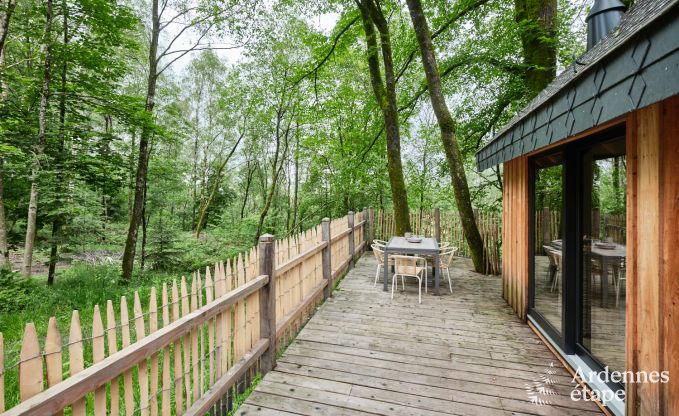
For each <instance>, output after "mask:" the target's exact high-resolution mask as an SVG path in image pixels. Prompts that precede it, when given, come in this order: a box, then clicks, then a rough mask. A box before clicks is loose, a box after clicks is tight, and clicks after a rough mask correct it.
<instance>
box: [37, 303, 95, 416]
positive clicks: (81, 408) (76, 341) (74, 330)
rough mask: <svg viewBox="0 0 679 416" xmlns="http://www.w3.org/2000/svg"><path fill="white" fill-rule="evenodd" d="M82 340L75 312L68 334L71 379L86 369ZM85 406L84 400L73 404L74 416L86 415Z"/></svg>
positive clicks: (77, 316)
mask: <svg viewBox="0 0 679 416" xmlns="http://www.w3.org/2000/svg"><path fill="white" fill-rule="evenodd" d="M82 339H83V333H82V330H81V328H80V313H78V311H73V315H71V330H70V332H69V334H68V359H69V366H70V368H71V371H70V375H71V377H73V376H74V375H76V374H78V373H79V372H81V371H83V370H84V369H85V360H84V358H83V341H82ZM41 376H42V375H41ZM85 404H86V402H85V399H84V398H83V399H80V400H78V401H76V402H75V403H73V406H72V407H71V409H72V414H73V416H81V415H82V416H84V415H85V413H86V409H85Z"/></svg>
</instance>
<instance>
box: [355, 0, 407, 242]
mask: <svg viewBox="0 0 679 416" xmlns="http://www.w3.org/2000/svg"><path fill="white" fill-rule="evenodd" d="M357 5H358V8H359V11H360V12H361V19H362V21H363V30H364V32H365V38H366V43H367V48H368V51H367V52H368V55H367V58H368V68H369V71H370V82H371V85H372V88H373V92H374V94H375V98H376V99H377V103H378V104H379V106H380V110H381V111H382V117H383V119H384V125H385V130H386V135H387V171H388V172H389V182H390V184H391V196H392V200H393V202H394V232H395V233H396V234H397V235H403V233H405V232H409V231H410V230H411V228H410V213H409V209H408V195H407V193H406V186H405V179H404V178H403V164H402V162H401V136H400V131H399V120H398V108H397V106H396V77H395V75H394V63H393V59H392V50H391V37H390V34H389V26H388V23H387V21H386V19H385V18H384V15H383V14H382V11H381V10H380V9H379V7H378V6H377V5H376V4H375V3H374V2H373V0H360V3H359V2H358V0H357ZM375 26H376V27H377V30H378V31H379V33H380V46H381V51H382V61H383V62H384V73H385V81H383V80H382V74H381V72H380V64H379V57H378V47H377V38H376V34H375ZM385 83H386V86H385Z"/></svg>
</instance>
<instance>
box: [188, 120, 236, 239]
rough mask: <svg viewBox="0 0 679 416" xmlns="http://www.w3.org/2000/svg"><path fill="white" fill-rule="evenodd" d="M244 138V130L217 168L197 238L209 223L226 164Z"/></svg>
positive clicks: (204, 205) (197, 230) (197, 224)
mask: <svg viewBox="0 0 679 416" xmlns="http://www.w3.org/2000/svg"><path fill="white" fill-rule="evenodd" d="M243 136H245V129H243V132H242V133H241V135H240V136H239V137H238V140H236V143H235V144H234V145H233V147H232V148H231V151H230V152H229V154H228V155H227V156H226V158H225V159H224V161H222V163H221V164H220V165H219V168H217V172H216V173H215V180H214V182H213V184H212V189H211V190H210V195H208V197H207V200H206V201H205V203H204V204H203V207H202V209H201V210H200V217H198V222H197V223H196V238H198V237H200V232H201V231H202V230H203V227H205V224H206V223H207V212H208V210H209V209H210V205H212V201H214V199H215V195H217V190H218V189H219V184H220V182H221V180H222V173H223V172H224V168H225V167H226V164H227V163H229V159H231V156H233V154H234V153H236V149H238V145H239V144H240V142H241V140H243Z"/></svg>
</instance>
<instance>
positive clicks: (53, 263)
mask: <svg viewBox="0 0 679 416" xmlns="http://www.w3.org/2000/svg"><path fill="white" fill-rule="evenodd" d="M61 3H62V8H63V10H62V13H63V24H64V27H63V28H62V30H63V46H64V49H66V48H67V47H68V8H67V5H66V1H65V0H62V2H61ZM63 59H64V62H63V64H62V66H61V87H60V89H59V92H60V96H59V148H58V149H57V160H56V164H55V165H56V166H55V168H56V171H57V177H60V176H61V172H62V165H63V162H64V157H65V154H64V151H65V148H66V81H67V79H66V76H67V70H68V61H67V60H66V58H65V57H64V58H63ZM54 187H55V189H56V193H57V204H58V203H59V199H58V198H59V197H60V196H62V195H63V192H64V191H63V188H62V186H61V182H59V181H58V182H57V183H55V184H54ZM61 216H62V214H61V213H57V214H56V215H55V216H54V219H53V220H52V238H51V242H50V244H51V248H50V261H49V269H48V271H47V284H48V285H49V286H52V285H53V284H54V274H55V272H56V268H57V262H58V254H59V238H60V234H61V223H62V218H61Z"/></svg>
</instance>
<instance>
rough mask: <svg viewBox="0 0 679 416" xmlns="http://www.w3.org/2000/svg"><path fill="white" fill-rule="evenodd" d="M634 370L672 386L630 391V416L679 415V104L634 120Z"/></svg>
mask: <svg viewBox="0 0 679 416" xmlns="http://www.w3.org/2000/svg"><path fill="white" fill-rule="evenodd" d="M627 169H628V173H627V184H628V185H627V186H628V193H627V242H628V243H627V244H628V248H627V258H628V265H627V276H628V277H627V299H628V303H627V317H626V322H627V327H626V331H627V345H626V350H627V368H628V369H629V370H632V371H635V372H636V371H639V370H645V371H661V370H669V372H670V381H669V383H664V384H663V383H659V384H653V383H640V384H628V385H627V398H628V400H627V414H628V415H651V414H653V415H675V414H679V97H674V98H671V99H668V100H665V101H663V102H661V103H658V104H654V105H652V106H650V107H646V108H644V109H642V110H639V111H637V112H635V113H632V114H631V115H630V116H629V117H628V120H627Z"/></svg>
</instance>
